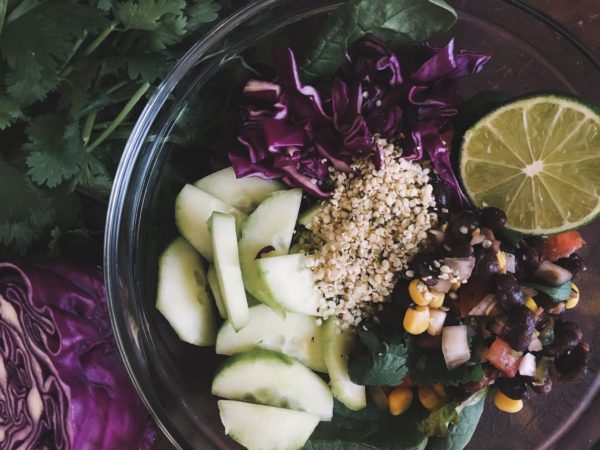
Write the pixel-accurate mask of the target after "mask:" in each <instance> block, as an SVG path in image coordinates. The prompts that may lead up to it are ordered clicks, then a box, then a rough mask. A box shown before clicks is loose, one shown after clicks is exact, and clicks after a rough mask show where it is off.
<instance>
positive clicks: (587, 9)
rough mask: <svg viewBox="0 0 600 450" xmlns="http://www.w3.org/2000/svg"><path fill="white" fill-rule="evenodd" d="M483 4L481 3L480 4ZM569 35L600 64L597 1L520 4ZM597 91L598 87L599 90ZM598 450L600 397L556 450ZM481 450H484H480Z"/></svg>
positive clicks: (159, 447) (159, 448)
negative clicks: (561, 28)
mask: <svg viewBox="0 0 600 450" xmlns="http://www.w3.org/2000/svg"><path fill="white" fill-rule="evenodd" d="M482 1H483V0H482ZM523 1H524V3H527V4H528V5H530V6H532V7H533V8H535V9H537V10H538V11H541V12H543V13H544V14H546V15H547V16H549V17H550V18H552V19H554V20H555V21H556V22H558V23H559V24H560V25H562V26H563V27H564V28H565V29H566V30H568V31H570V32H571V33H572V34H573V35H574V36H575V37H576V38H577V39H578V40H579V41H580V42H582V43H583V44H584V45H585V46H586V47H587V48H588V49H589V50H590V52H591V53H592V54H593V55H594V57H595V58H596V60H598V61H600V0H523ZM598 88H599V89H600V86H599V87H598ZM154 448H155V449H156V450H170V449H173V448H174V447H172V446H171V445H170V444H169V443H168V441H167V439H165V438H164V437H163V436H160V437H159V438H158V439H157V442H156V446H155V447H154ZM592 448H594V449H597V448H600V397H598V398H596V400H595V401H594V403H593V404H592V406H591V407H590V408H589V410H588V411H587V412H586V413H584V415H583V417H582V419H581V420H580V421H579V422H578V423H577V424H576V425H575V426H574V427H573V428H572V429H571V430H570V432H569V433H568V434H567V436H565V438H564V439H563V440H562V441H560V442H559V443H558V444H557V446H556V447H555V450H590V449H592ZM482 450H483V449H482Z"/></svg>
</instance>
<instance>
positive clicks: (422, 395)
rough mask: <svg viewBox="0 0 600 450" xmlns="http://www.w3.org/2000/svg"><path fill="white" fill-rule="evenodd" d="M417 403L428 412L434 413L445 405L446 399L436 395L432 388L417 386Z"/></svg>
mask: <svg viewBox="0 0 600 450" xmlns="http://www.w3.org/2000/svg"><path fill="white" fill-rule="evenodd" d="M419 401H420V402H421V404H422V405H423V406H424V407H425V408H427V409H428V410H429V411H434V410H436V409H438V408H439V407H440V406H443V405H444V404H445V403H446V399H445V398H443V397H440V396H439V395H437V393H436V392H435V390H434V389H433V387H432V386H419Z"/></svg>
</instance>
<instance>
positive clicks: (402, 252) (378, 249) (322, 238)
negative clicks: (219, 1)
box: [300, 139, 437, 328]
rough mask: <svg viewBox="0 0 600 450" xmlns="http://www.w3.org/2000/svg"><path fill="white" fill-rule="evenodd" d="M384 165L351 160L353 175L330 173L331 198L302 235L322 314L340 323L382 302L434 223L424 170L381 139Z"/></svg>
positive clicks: (353, 320)
mask: <svg viewBox="0 0 600 450" xmlns="http://www.w3.org/2000/svg"><path fill="white" fill-rule="evenodd" d="M374 145H381V146H382V147H383V149H384V156H385V157H384V164H383V165H382V168H381V169H379V170H378V169H376V168H375V165H374V163H373V161H372V158H369V157H364V158H360V159H357V160H356V161H355V163H354V164H353V165H352V167H353V168H354V169H355V170H356V174H354V173H342V172H333V177H334V182H335V185H336V188H335V190H334V192H333V195H332V196H331V198H330V201H329V202H328V203H327V204H326V205H325V206H324V207H323V208H322V210H321V211H320V212H319V213H318V214H317V215H316V216H315V217H314V218H313V220H312V222H311V223H309V224H308V226H307V227H306V228H307V229H308V230H309V231H310V232H311V233H307V234H306V235H304V236H302V237H301V238H300V244H301V245H302V247H303V248H304V249H305V252H306V254H307V257H306V264H307V266H308V267H309V268H310V269H311V270H312V271H313V274H314V276H315V280H316V283H317V287H318V288H319V289H320V291H321V292H322V293H323V296H324V302H323V304H322V305H321V307H320V309H319V314H320V316H321V317H322V318H323V319H326V318H328V317H330V316H336V317H338V318H339V319H340V323H341V326H342V328H347V327H348V326H351V325H358V324H359V323H360V322H361V321H362V319H363V318H364V317H367V316H369V315H372V314H373V313H374V312H375V311H376V310H377V305H378V304H380V303H382V302H385V301H387V300H388V298H389V296H390V294H391V293H392V289H393V288H394V285H395V284H396V281H397V280H396V273H397V272H399V271H401V270H405V269H406V267H407V265H408V262H409V261H410V259H411V257H412V256H413V255H415V254H416V253H417V252H418V251H419V243H420V242H422V241H423V240H424V239H426V237H427V230H429V229H430V228H431V227H432V226H433V225H434V224H435V223H436V221H437V215H436V213H435V211H434V209H435V198H434V195H433V187H432V185H431V184H430V181H431V180H430V176H429V174H430V170H429V169H428V168H423V167H421V165H419V164H418V163H413V162H411V161H407V160H405V159H403V158H400V156H401V154H402V150H401V149H400V148H398V147H395V146H394V145H393V144H388V142H387V141H386V140H384V139H378V140H377V141H376V142H375V143H374Z"/></svg>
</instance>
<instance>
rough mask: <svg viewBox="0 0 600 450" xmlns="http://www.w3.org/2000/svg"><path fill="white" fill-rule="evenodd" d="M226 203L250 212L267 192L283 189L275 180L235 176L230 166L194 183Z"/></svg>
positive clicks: (247, 212)
mask: <svg viewBox="0 0 600 450" xmlns="http://www.w3.org/2000/svg"><path fill="white" fill-rule="evenodd" d="M194 186H196V187H197V188H198V189H202V190H203V191H204V192H207V193H209V194H211V195H212V196H214V197H216V198H218V199H219V200H222V201H224V202H225V203H227V204H228V205H231V206H233V207H234V208H237V209H239V210H240V211H242V212H244V213H246V214H250V213H251V212H252V211H253V210H254V209H255V208H256V207H257V206H258V205H259V204H260V203H262V202H263V200H264V199H265V198H267V196H268V195H269V194H272V193H273V192H277V191H281V190H282V189H284V186H283V184H281V183H280V182H279V181H276V180H263V179H262V178H257V177H246V178H236V177H235V172H234V171H233V168H232V167H227V168H226V169H223V170H219V171H218V172H214V173H211V174H210V175H207V176H205V177H204V178H201V179H200V180H198V181H196V182H195V183H194Z"/></svg>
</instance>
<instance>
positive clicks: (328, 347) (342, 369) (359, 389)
mask: <svg viewBox="0 0 600 450" xmlns="http://www.w3.org/2000/svg"><path fill="white" fill-rule="evenodd" d="M354 339H355V335H354V334H353V333H352V332H351V331H349V330H344V331H343V332H342V331H340V330H339V329H338V326H337V324H336V321H335V319H333V318H330V319H327V321H326V322H325V323H324V324H323V358H324V360H325V365H326V366H327V371H328V372H329V378H330V380H331V381H330V384H331V390H332V391H333V396H334V397H335V398H336V399H338V400H339V401H340V402H342V403H343V404H344V405H345V406H346V407H347V408H348V409H351V410H353V411H358V410H359V409H363V408H364V407H365V406H367V396H366V390H365V387H364V386H361V385H359V384H355V383H353V382H352V380H351V379H350V374H349V373H348V354H349V353H350V350H352V347H353V346H354Z"/></svg>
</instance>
